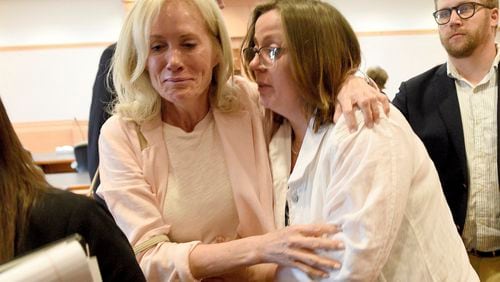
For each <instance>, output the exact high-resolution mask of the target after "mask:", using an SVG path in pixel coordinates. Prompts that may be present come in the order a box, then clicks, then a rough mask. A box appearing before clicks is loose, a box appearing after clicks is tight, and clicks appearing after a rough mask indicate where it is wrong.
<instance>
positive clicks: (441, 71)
mask: <svg viewBox="0 0 500 282" xmlns="http://www.w3.org/2000/svg"><path fill="white" fill-rule="evenodd" d="M442 77H447V71H446V63H445V64H441V65H437V66H435V67H433V68H431V69H429V70H427V71H425V72H423V73H421V74H419V75H417V76H414V77H412V78H410V79H409V80H407V81H405V82H403V83H405V84H407V85H408V86H420V85H422V84H428V83H429V82H430V81H431V80H433V79H439V78H442Z"/></svg>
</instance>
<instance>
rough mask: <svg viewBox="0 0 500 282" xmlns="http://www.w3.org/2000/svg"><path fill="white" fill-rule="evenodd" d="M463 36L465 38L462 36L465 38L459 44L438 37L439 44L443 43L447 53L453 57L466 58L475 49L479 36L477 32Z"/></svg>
mask: <svg viewBox="0 0 500 282" xmlns="http://www.w3.org/2000/svg"><path fill="white" fill-rule="evenodd" d="M465 36H466V38H464V39H465V40H464V42H461V44H454V43H450V42H449V41H445V40H443V38H442V37H440V39H441V44H442V45H443V47H444V49H445V50H446V52H447V53H448V55H450V56H451V57H454V58H466V57H469V56H470V55H472V53H473V52H474V50H476V48H477V46H478V45H479V41H480V40H479V38H478V37H479V36H478V34H477V33H475V34H467V35H465Z"/></svg>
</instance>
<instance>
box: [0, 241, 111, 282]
mask: <svg viewBox="0 0 500 282" xmlns="http://www.w3.org/2000/svg"><path fill="white" fill-rule="evenodd" d="M80 240H81V236H79V235H73V236H71V237H68V238H67V239H64V240H62V241H58V242H57V243H54V244H51V245H49V246H48V247H45V248H43V249H40V250H38V251H36V252H33V253H31V254H29V255H26V256H23V257H21V258H18V259H15V260H14V261H11V262H8V263H6V264H4V265H2V266H0V281H44V282H45V281H58V282H59V281H60V282H63V281H79V282H80V281H81V282H86V281H88V282H101V281H102V278H101V274H100V271H99V266H98V264H97V259H96V258H95V257H88V256H87V254H86V253H85V251H84V249H83V247H82V245H81V244H80V242H79V241H80Z"/></svg>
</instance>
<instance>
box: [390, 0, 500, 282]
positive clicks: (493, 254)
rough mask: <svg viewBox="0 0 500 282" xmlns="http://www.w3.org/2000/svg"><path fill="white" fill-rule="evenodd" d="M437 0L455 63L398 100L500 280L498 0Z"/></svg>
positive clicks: (475, 255)
mask: <svg viewBox="0 0 500 282" xmlns="http://www.w3.org/2000/svg"><path fill="white" fill-rule="evenodd" d="M434 3H435V7H436V11H435V12H434V13H433V15H434V19H435V20H436V23H437V24H438V29H439V37H440V39H441V44H442V45H443V47H444V48H445V50H446V52H447V53H448V61H447V63H445V64H442V65H439V66H436V67H434V68H432V69H430V70H429V71H427V72H425V73H423V74H420V75H418V76H416V77H414V78H412V79H410V80H408V81H406V82H403V83H402V84H401V86H400V89H399V93H398V94H397V95H396V97H395V98H394V100H393V104H394V105H395V106H396V107H398V108H399V109H400V110H401V112H402V113H403V114H404V115H405V116H406V118H407V119H408V121H409V123H410V124H411V126H412V128H413V130H414V131H415V132H416V133H417V135H418V136H419V137H420V138H421V139H422V141H423V142H424V144H425V146H426V148H427V151H428V152H429V155H430V156H431V158H432V160H433V161H434V164H435V166H436V168H437V171H438V173H439V177H440V180H441V184H442V186H443V190H444V193H445V196H446V199H447V201H448V205H449V206H450V209H451V212H452V214H453V219H454V221H455V224H456V225H457V229H458V231H459V232H460V234H461V235H462V238H463V241H464V244H465V247H466V248H467V250H468V251H469V258H470V260H471V264H472V265H473V266H474V268H475V269H476V271H477V272H478V274H479V276H480V278H481V281H500V190H499V178H500V177H499V167H500V166H499V156H498V153H499V143H498V127H499V111H498V96H499V94H498V79H499V78H500V75H499V73H498V71H499V61H500V55H499V54H498V51H497V50H498V49H497V45H496V44H495V36H496V31H497V26H498V17H499V12H498V0H482V1H479V0H477V1H475V2H465V1H463V0H435V1H434ZM443 239H446V238H443Z"/></svg>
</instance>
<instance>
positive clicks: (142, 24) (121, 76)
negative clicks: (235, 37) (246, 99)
mask: <svg viewBox="0 0 500 282" xmlns="http://www.w3.org/2000/svg"><path fill="white" fill-rule="evenodd" d="M169 1H184V2H185V3H188V4H190V5H192V6H193V7H194V8H195V9H198V11H199V12H200V14H201V16H202V17H203V19H204V21H205V23H206V26H207V30H208V32H209V33H210V35H212V36H211V37H212V38H213V40H212V44H213V45H214V47H215V49H216V50H217V52H218V55H219V58H220V60H219V64H218V65H217V66H215V68H214V72H213V77H212V82H211V87H212V91H210V100H211V105H212V106H213V107H216V108H218V109H219V110H222V111H232V110H234V109H236V107H237V105H238V103H237V102H238V99H237V98H236V96H235V95H234V92H233V91H232V88H231V87H229V86H228V85H227V81H228V80H229V78H231V77H232V75H233V57H232V51H231V41H230V39H229V35H228V32H227V29H226V26H225V25H224V19H223V17H222V14H221V12H220V10H219V7H218V6H217V3H216V2H215V1H214V0H139V1H137V2H136V4H135V5H134V8H133V9H132V11H130V13H129V15H128V16H127V18H126V20H125V23H124V25H123V27H122V30H121V33H120V38H119V40H118V43H117V45H116V51H115V55H114V57H113V61H112V68H111V69H112V70H113V71H112V75H113V82H114V86H115V89H116V94H117V95H116V96H117V99H116V101H115V105H114V113H116V114H118V115H120V116H121V117H122V118H124V119H126V120H133V121H135V122H138V123H140V122H143V121H147V120H150V119H152V118H153V117H154V116H156V115H158V114H159V112H160V111H161V97H160V95H159V94H158V92H157V91H156V90H155V89H154V88H153V86H152V84H151V81H150V78H149V74H148V72H147V70H146V64H147V59H148V55H149V44H150V39H149V36H150V33H151V26H152V23H153V20H154V19H155V18H156V17H157V16H158V15H159V13H160V10H161V8H162V7H163V5H165V3H167V2H169ZM200 32H204V31H202V30H200Z"/></svg>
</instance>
